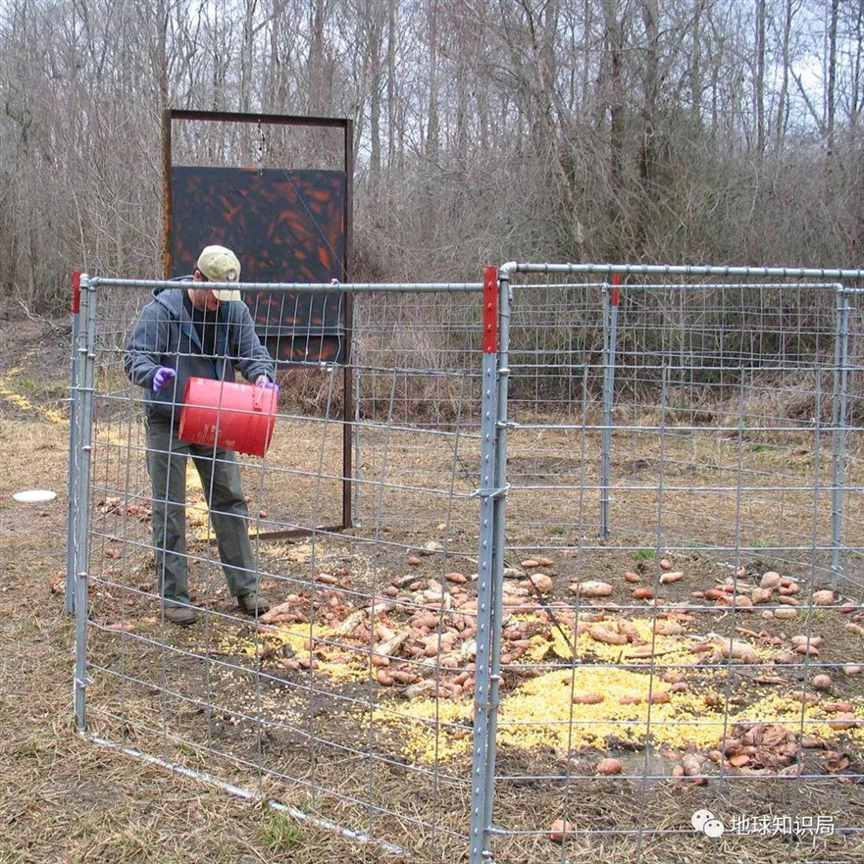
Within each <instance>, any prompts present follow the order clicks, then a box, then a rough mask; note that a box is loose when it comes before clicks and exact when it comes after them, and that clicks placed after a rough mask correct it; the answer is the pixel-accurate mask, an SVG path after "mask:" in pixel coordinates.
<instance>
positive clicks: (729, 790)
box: [70, 265, 864, 864]
mask: <svg viewBox="0 0 864 864" xmlns="http://www.w3.org/2000/svg"><path fill="white" fill-rule="evenodd" d="M500 277H501V278H500V280H498V281H496V278H495V273H494V271H490V272H487V274H486V280H485V283H484V284H481V283H469V284H459V285H441V284H414V285H374V284H367V285H356V284H355V285H344V286H332V285H319V286H309V285H306V286H298V285H292V286H274V285H267V286H266V289H267V290H268V291H273V290H277V291H278V290H280V289H282V288H284V289H285V290H291V291H320V292H322V293H324V294H328V295H332V296H333V297H334V298H339V297H340V296H351V297H353V310H352V311H353V323H352V327H351V339H352V344H351V346H350V349H351V350H350V356H351V358H352V366H353V375H352V376H350V377H349V378H348V379H347V380H349V381H350V386H351V387H352V388H353V394H352V395H353V405H354V414H353V417H352V418H351V422H350V423H349V424H347V425H346V423H345V421H344V419H343V414H342V410H341V405H342V401H341V400H342V399H343V398H344V394H343V392H342V381H343V380H344V379H343V378H342V376H337V375H336V374H335V367H333V366H332V365H328V364H318V363H299V364H293V365H291V366H290V367H287V368H286V369H285V370H284V371H283V374H282V376H281V383H282V387H283V394H282V399H281V401H280V407H279V416H278V419H277V427H276V434H275V438H274V442H273V445H272V446H271V449H270V451H269V452H268V454H267V456H266V457H264V458H263V459H258V458H254V457H246V456H240V457H239V466H240V474H241V478H242V484H243V489H244V492H245V495H246V496H247V498H248V510H249V516H248V519H247V520H246V524H247V528H248V530H249V532H250V535H251V537H252V540H253V546H254V552H255V566H254V575H255V579H256V582H257V583H258V584H260V585H262V586H263V588H264V590H265V592H266V593H267V594H268V595H269V597H270V599H271V600H274V601H283V602H282V604H281V605H280V606H279V607H277V608H276V609H275V610H271V614H270V615H269V616H268V617H266V618H262V619H261V620H257V621H256V620H254V619H253V620H250V619H248V618H245V617H244V616H241V615H240V614H239V612H238V610H237V608H236V606H235V605H234V604H233V602H232V598H231V597H230V596H229V595H228V593H227V589H226V586H225V582H224V579H223V577H222V573H221V565H220V561H219V555H218V552H217V549H216V546H215V542H214V541H215V537H214V531H213V524H212V521H213V520H212V514H210V513H208V509H207V506H206V499H207V495H206V494H205V492H206V490H204V489H203V488H201V487H200V486H196V485H195V482H194V481H195V475H194V473H193V472H190V474H189V483H188V484H187V508H186V520H187V522H188V525H187V540H188V543H187V547H186V550H185V558H186V561H187V563H188V566H189V569H190V572H191V584H192V589H193V597H192V599H191V605H193V606H194V607H195V609H196V610H197V611H198V612H199V615H200V618H199V621H198V623H196V625H195V626H194V627H191V628H188V629H181V628H177V627H176V626H173V625H171V624H170V623H169V622H168V621H167V620H166V618H165V614H164V609H163V606H162V603H161V601H160V592H159V588H158V582H157V578H156V577H157V574H156V573H155V572H154V566H153V553H154V551H156V550H155V549H154V541H153V539H152V534H151V524H150V521H151V518H152V508H153V505H154V503H158V502H157V501H154V495H153V494H152V492H151V488H150V481H149V479H148V476H147V471H146V468H145V459H146V457H147V456H148V449H149V450H151V451H152V447H148V442H147V437H146V435H145V432H144V429H143V423H142V419H143V402H142V396H143V391H141V390H140V388H136V387H134V386H133V385H132V384H130V383H129V381H128V379H127V378H126V376H125V374H124V372H123V355H124V350H125V345H126V342H127V339H128V334H129V328H130V326H131V325H132V322H133V321H134V320H135V319H136V317H137V316H138V314H139V312H140V310H141V308H142V306H143V305H144V303H146V302H147V300H148V298H149V291H150V290H151V289H153V288H158V287H165V286H164V284H163V283H152V282H147V281H133V280H108V279H101V280H88V279H86V278H85V279H84V282H83V285H84V288H85V291H84V301H83V303H82V319H81V320H82V325H81V331H80V335H79V339H78V346H77V350H78V352H79V356H80V357H81V358H82V363H81V366H80V371H79V372H78V376H77V381H78V384H77V386H76V387H75V388H73V392H75V393H77V395H78V407H77V416H78V417H79V423H78V424H77V426H76V427H75V428H76V430H77V432H76V436H77V438H76V441H75V442H73V444H72V448H73V450H74V451H75V453H76V454H77V460H76V462H75V465H76V472H75V477H76V478H77V480H75V481H74V482H77V484H78V489H79V495H78V498H79V507H78V508H77V509H76V510H75V511H74V512H71V511H70V521H71V522H75V525H74V526H73V528H74V530H73V531H72V532H71V533H70V536H73V535H74V536H75V537H76V538H77V539H76V543H77V548H78V550H79V553H80V554H79V555H78V556H77V558H76V560H77V564H76V566H75V570H76V573H77V581H76V586H77V589H78V593H77V604H76V611H77V613H78V628H77V649H78V653H77V663H76V716H77V718H78V723H79V728H81V729H84V728H85V727H86V729H87V734H89V735H90V736H91V737H92V738H93V739H94V740H96V741H98V742H100V743H103V744H106V745H109V744H110V746H119V747H121V748H123V749H125V750H126V751H127V752H130V753H134V754H135V755H137V756H138V757H139V758H145V759H148V760H150V761H155V762H157V763H159V764H165V765H170V766H172V767H173V768H174V770H181V771H184V772H187V773H190V774H192V775H193V776H199V777H201V778H203V779H205V780H208V781H212V782H222V783H225V782H227V783H229V784H233V787H232V788H233V789H234V791H238V790H239V791H240V793H241V794H243V795H245V796H247V797H248V796H251V797H260V798H264V799H271V800H272V799H277V800H279V801H281V802H283V803H284V804H285V805H286V806H288V807H290V808H292V809H291V811H290V812H292V813H293V814H295V815H296V816H297V818H304V819H306V818H311V819H315V820H318V822H319V824H322V825H325V826H327V827H331V828H334V829H336V830H344V831H348V832H349V836H351V837H353V838H354V839H356V840H357V841H358V842H367V843H368V842H370V841H371V842H374V843H376V844H377V847H376V848H377V849H378V850H379V852H384V853H387V854H393V855H397V856H398V855H401V856H402V857H404V858H406V859H409V860H422V861H443V860H463V859H464V858H467V859H468V860H470V861H471V862H472V864H479V862H481V861H487V860H493V859H494V860H496V861H498V862H499V864H503V862H514V864H515V862H524V861H529V860H530V861H537V862H544V861H549V862H553V861H561V862H563V861H568V860H577V859H578V858H579V857H580V856H582V855H587V854H596V852H597V851H598V850H603V851H604V854H608V857H609V858H610V860H624V859H625V858H626V859H628V860H629V859H630V858H633V857H640V856H641V857H643V858H647V859H650V856H651V855H653V856H654V857H655V858H656V859H657V860H670V859H671V858H673V857H683V856H685V855H686V854H691V853H693V851H694V850H696V849H699V850H700V854H703V853H704V856H705V860H706V861H710V860H718V861H719V860H724V859H723V856H724V855H726V854H727V852H728V851H729V849H732V850H733V854H734V853H735V852H736V851H740V852H741V855H740V857H742V859H743V860H747V859H746V857H745V853H746V855H750V856H751V857H752V859H753V860H768V858H769V856H771V855H773V856H775V857H777V856H780V857H779V858H778V860H784V859H782V855H783V854H784V850H786V849H788V848H789V842H790V841H797V842H798V843H799V844H802V845H803V843H804V842H806V843H808V844H809V843H811V841H812V844H813V845H812V848H813V849H814V850H816V851H818V852H821V853H825V854H824V856H823V857H825V858H832V859H833V858H835V857H837V856H842V855H847V854H849V855H853V858H852V859H850V860H854V854H857V853H856V852H855V851H854V850H855V849H859V850H860V840H859V839H858V838H859V837H860V836H862V829H864V825H862V822H861V819H860V818H859V817H858V815H857V814H858V810H857V809H856V807H857V803H856V802H859V801H860V796H858V791H857V790H859V789H860V788H862V785H861V782H860V781H862V780H864V774H862V748H864V690H862V687H864V608H862V604H861V592H862V588H864V571H862V568H861V561H862V557H861V555H862V551H864V542H862V540H864V533H862V527H864V526H862V519H861V512H862V510H861V500H860V498H861V490H862V474H861V439H860V436H859V435H858V433H859V432H860V428H861V422H860V415H861V411H860V404H861V398H862V393H864V378H862V374H861V348H860V345H861V340H860V338H859V337H860V333H861V329H862V327H861V322H862V312H861V306H860V294H859V293H858V291H857V290H856V289H855V288H854V287H852V286H853V285H854V283H853V281H852V280H854V279H856V278H859V277H860V273H859V271H821V270H815V269H811V270H790V269H786V268H759V269H747V268H707V267H703V268H674V267H668V268H660V267H639V266H635V265H620V266H610V267H605V266H604V267H592V266H591V265H573V266H571V265H567V266H550V265H505V266H504V267H503V268H502V269H501V273H500ZM839 280H846V281H845V283H843V284H838V281H839ZM844 286H845V287H844ZM172 287H173V286H172ZM253 287H257V288H262V287H263V286H253ZM337 302H341V301H338V300H337ZM490 304H492V305H491V306H490ZM484 310H485V311H486V312H487V313H488V314H487V317H486V319H485V320H484V317H483V312H484ZM490 310H491V311H490ZM490 318H491V320H493V321H497V323H498V324H499V329H498V332H497V333H496V334H495V335H494V338H493V337H490V336H489V333H488V330H487V327H488V325H489V320H490ZM85 321H86V322H87V324H86V326H85V324H84V322H85ZM490 339H491V341H490ZM177 408H178V410H179V408H180V406H179V405H178V406H177ZM346 434H347V435H349V436H350V441H351V444H352V454H351V456H352V458H351V460H350V463H349V464H348V466H345V464H344V463H343V462H342V453H343V449H342V444H343V438H344V436H345V435H346ZM149 455H152V453H151V454H149ZM208 455H209V458H210V460H211V461H212V460H213V459H214V457H215V458H219V457H218V456H216V454H205V458H206V456H208ZM345 467H347V468H348V469H349V471H348V473H347V474H346V473H345ZM349 482H350V488H351V495H352V500H351V503H352V512H353V518H354V524H353V527H352V528H350V529H349V530H345V531H340V530H337V529H336V527H335V526H338V525H339V524H340V508H341V504H342V489H343V487H344V485H345V484H346V483H349ZM88 496H89V500H88ZM156 497H157V498H158V496H156ZM505 516H506V521H505ZM88 595H89V596H88ZM85 703H86V716H85V713H84V711H85ZM241 787H242V788H241ZM849 801H851V806H848V805H847V802H849ZM706 814H707V815H706ZM772 820H773V821H772ZM777 820H780V821H777ZM720 833H722V834H723V839H722V840H721V839H720V836H719V835H720ZM744 835H748V836H746V837H745V836H744ZM752 835H755V836H752ZM721 842H722V843H723V844H725V845H723V846H722V851H720V850H721V847H720V845H718V844H720V843H721ZM711 844H714V845H713V846H712V845H711ZM730 844H732V845H730ZM734 844H739V845H737V846H736V845H734ZM740 844H748V845H746V847H745V845H740ZM856 844H857V845H856ZM712 850H713V851H712ZM715 852H716V857H715V858H712V857H711V855H713V854H715ZM814 854H815V852H814ZM837 860H844V859H843V858H842V857H840V858H837Z"/></svg>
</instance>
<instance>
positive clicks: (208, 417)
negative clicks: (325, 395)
mask: <svg viewBox="0 0 864 864" xmlns="http://www.w3.org/2000/svg"><path fill="white" fill-rule="evenodd" d="M278 392H279V391H278V390H277V389H276V388H275V387H255V386H253V385H252V384H234V383H231V382H228V381H215V380H214V379H212V378H190V379H189V381H188V382H187V384H186V392H185V393H184V394H183V408H182V410H181V412H180V429H179V431H178V433H177V434H178V437H179V438H180V440H181V441H185V442H186V443H187V444H201V445H203V446H205V447H212V446H213V444H214V443H215V444H216V446H217V447H221V448H223V449H224V450H236V451H237V452H238V453H248V454H250V455H252V456H263V455H264V454H265V453H266V452H267V448H268V447H269V446H270V439H271V438H272V437H273V427H274V426H275V425H276V402H277V394H278Z"/></svg>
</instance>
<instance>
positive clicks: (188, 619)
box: [165, 606, 198, 627]
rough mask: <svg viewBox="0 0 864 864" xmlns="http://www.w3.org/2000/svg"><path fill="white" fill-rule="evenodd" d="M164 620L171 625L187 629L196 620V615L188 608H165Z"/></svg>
mask: <svg viewBox="0 0 864 864" xmlns="http://www.w3.org/2000/svg"><path fill="white" fill-rule="evenodd" d="M165 619H166V620H167V621H170V622H171V623H172V624H179V625H180V626H181V627H188V626H189V625H190V624H194V623H195V622H196V621H197V620H198V613H197V612H196V611H195V610H194V609H191V608H190V607H189V606H166V607H165Z"/></svg>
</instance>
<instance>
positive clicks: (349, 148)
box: [341, 120, 354, 528]
mask: <svg viewBox="0 0 864 864" xmlns="http://www.w3.org/2000/svg"><path fill="white" fill-rule="evenodd" d="M343 147H344V151H345V152H344V160H345V199H344V212H343V216H342V219H343V226H344V230H345V247H344V252H343V256H344V257H343V260H342V280H341V281H342V282H350V280H351V253H352V250H353V245H352V241H353V228H354V220H353V215H352V211H353V198H354V124H353V123H352V121H351V120H346V121H345V135H344V138H343ZM342 302H343V305H342V329H343V333H344V337H343V338H344V339H345V357H344V359H343V361H342V362H343V364H344V365H343V367H342V527H343V528H350V527H351V526H352V524H353V515H352V512H351V509H352V507H351V505H352V498H351V495H352V492H351V480H352V474H353V473H354V466H353V463H352V456H353V452H354V451H353V446H352V445H353V442H352V438H353V431H354V426H353V422H352V421H353V419H354V367H353V365H352V364H353V358H352V357H351V342H352V338H353V322H354V298H353V297H352V296H351V295H350V294H345V295H344V296H343V298H342Z"/></svg>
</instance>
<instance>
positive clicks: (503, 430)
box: [485, 268, 511, 858]
mask: <svg viewBox="0 0 864 864" xmlns="http://www.w3.org/2000/svg"><path fill="white" fill-rule="evenodd" d="M487 279H488V280H490V281H491V280H494V283H495V286H494V287H495V290H497V292H498V320H499V322H500V323H499V330H500V332H499V344H498V358H497V367H496V375H495V377H496V386H497V390H498V402H497V419H496V423H495V427H496V428H495V433H496V434H495V476H494V490H495V495H494V498H493V501H492V512H493V519H494V534H493V542H492V617H491V622H490V636H491V639H492V670H491V675H490V687H489V713H488V715H487V718H486V722H487V723H488V725H489V731H488V733H487V741H488V748H489V749H488V756H487V759H486V807H485V810H486V828H487V829H491V827H492V819H493V815H494V806H495V762H496V751H497V734H498V704H499V702H500V691H501V639H502V629H503V620H504V556H505V549H506V544H507V537H506V533H505V527H506V524H505V515H506V505H507V396H508V389H509V382H510V369H509V367H508V363H509V359H510V318H511V305H510V304H511V289H510V280H509V279H502V280H500V281H499V279H498V271H497V270H495V269H494V268H488V270H487ZM487 837H488V833H487ZM487 843H488V840H487ZM486 851H487V857H489V858H491V857H492V856H491V850H486Z"/></svg>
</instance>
